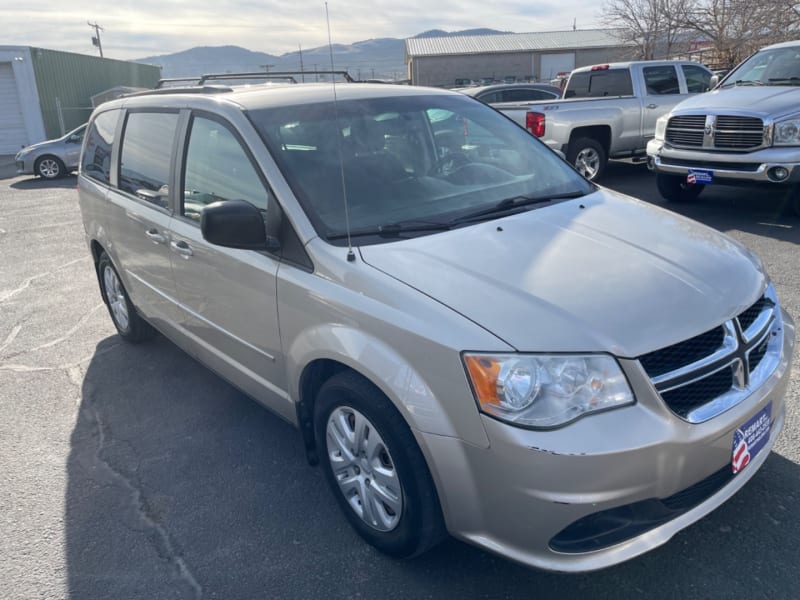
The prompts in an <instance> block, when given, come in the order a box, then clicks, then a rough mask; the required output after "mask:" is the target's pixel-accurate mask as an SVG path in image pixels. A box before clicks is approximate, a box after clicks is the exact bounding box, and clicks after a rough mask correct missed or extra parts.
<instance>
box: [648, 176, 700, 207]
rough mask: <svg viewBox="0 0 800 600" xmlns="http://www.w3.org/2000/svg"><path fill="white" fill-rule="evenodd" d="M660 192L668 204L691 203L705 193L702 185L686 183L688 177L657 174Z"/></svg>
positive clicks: (657, 184)
mask: <svg viewBox="0 0 800 600" xmlns="http://www.w3.org/2000/svg"><path fill="white" fill-rule="evenodd" d="M656 186H657V187H658V192H659V194H661V196H662V197H663V198H664V200H666V201H668V202H689V201H691V200H695V199H696V198H697V197H698V196H699V195H700V193H701V192H702V191H703V187H705V186H702V185H697V184H696V183H686V177H684V176H681V175H667V174H666V173H656Z"/></svg>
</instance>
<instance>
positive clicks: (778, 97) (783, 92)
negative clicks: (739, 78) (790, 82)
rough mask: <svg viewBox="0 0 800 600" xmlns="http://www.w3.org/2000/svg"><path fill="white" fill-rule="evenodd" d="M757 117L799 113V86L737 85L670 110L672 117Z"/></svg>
mask: <svg viewBox="0 0 800 600" xmlns="http://www.w3.org/2000/svg"><path fill="white" fill-rule="evenodd" d="M729 111H732V112H733V113H734V114H747V115H757V116H760V117H761V118H762V119H763V118H766V117H769V116H783V115H788V114H792V113H797V112H800V87H795V86H778V85H765V86H739V87H730V88H725V89H718V90H714V91H711V92H707V93H705V94H696V95H694V96H690V97H689V98H687V99H686V100H684V101H682V102H681V103H680V104H678V106H676V107H675V109H673V111H672V113H671V114H673V115H676V114H682V113H686V112H700V113H702V114H712V115H713V114H723V113H727V112H729Z"/></svg>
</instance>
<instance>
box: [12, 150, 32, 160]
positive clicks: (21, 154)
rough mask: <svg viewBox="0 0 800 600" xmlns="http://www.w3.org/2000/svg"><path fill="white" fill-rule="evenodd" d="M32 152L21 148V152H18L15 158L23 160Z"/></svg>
mask: <svg viewBox="0 0 800 600" xmlns="http://www.w3.org/2000/svg"><path fill="white" fill-rule="evenodd" d="M30 153H31V151H30V150H20V151H19V152H17V155H16V156H15V157H14V160H22V159H23V158H25V157H26V156H28V154H30Z"/></svg>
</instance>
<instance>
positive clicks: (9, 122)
mask: <svg viewBox="0 0 800 600" xmlns="http://www.w3.org/2000/svg"><path fill="white" fill-rule="evenodd" d="M27 145H28V133H27V131H26V130H25V123H24V122H23V120H22V108H21V107H20V104H19V94H18V93H17V80H16V79H15V78H14V71H13V70H12V69H11V63H8V62H6V63H0V154H16V153H17V151H18V150H19V149H20V147H22V146H27Z"/></svg>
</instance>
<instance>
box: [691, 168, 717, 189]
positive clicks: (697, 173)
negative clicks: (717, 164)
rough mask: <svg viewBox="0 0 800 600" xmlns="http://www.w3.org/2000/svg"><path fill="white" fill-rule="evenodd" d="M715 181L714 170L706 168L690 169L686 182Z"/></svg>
mask: <svg viewBox="0 0 800 600" xmlns="http://www.w3.org/2000/svg"><path fill="white" fill-rule="evenodd" d="M713 181H714V172H713V171H706V170H705V169H689V173H688V174H687V175H686V183H688V184H692V185H694V184H697V185H710V184H711V183H713Z"/></svg>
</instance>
